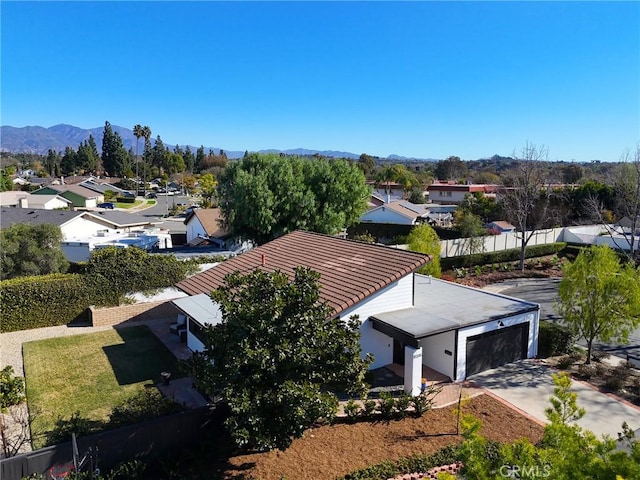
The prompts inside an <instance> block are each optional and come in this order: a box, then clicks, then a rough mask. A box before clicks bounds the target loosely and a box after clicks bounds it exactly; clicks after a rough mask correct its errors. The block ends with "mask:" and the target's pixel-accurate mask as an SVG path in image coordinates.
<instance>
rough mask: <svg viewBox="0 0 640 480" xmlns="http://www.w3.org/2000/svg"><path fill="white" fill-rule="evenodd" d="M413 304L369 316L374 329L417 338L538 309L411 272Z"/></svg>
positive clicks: (502, 296)
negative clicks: (408, 306)
mask: <svg viewBox="0 0 640 480" xmlns="http://www.w3.org/2000/svg"><path fill="white" fill-rule="evenodd" d="M413 278H414V280H413V285H414V306H413V307H411V308H405V309H402V310H395V311H392V312H386V313H380V314H376V315H372V316H371V317H370V319H371V320H372V321H373V325H374V328H375V329H376V330H380V331H383V332H385V333H387V334H389V335H392V336H393V334H392V331H396V332H398V333H399V334H400V335H401V336H405V337H406V336H408V337H409V338H413V339H416V340H418V339H421V338H425V337H429V336H431V335H435V334H438V333H442V332H447V331H450V330H457V329H459V328H462V327H468V326H471V325H478V324H481V323H485V322H488V321H491V320H498V319H500V318H506V317H511V316H513V315H518V314H521V313H525V312H531V311H536V310H539V308H540V306H539V305H538V304H537V303H531V302H525V301H524V300H519V299H517V298H512V297H507V296H506V295H500V294H497V293H493V292H487V291H483V290H479V289H476V288H472V287H467V286H465V285H460V284H457V283H452V282H446V281H444V280H438V279H435V278H431V277H428V276H425V275H419V274H414V277H413Z"/></svg>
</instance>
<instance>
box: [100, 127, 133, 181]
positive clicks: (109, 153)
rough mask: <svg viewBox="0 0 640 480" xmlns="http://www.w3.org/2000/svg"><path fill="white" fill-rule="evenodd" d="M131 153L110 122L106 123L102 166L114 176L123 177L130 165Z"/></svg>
mask: <svg viewBox="0 0 640 480" xmlns="http://www.w3.org/2000/svg"><path fill="white" fill-rule="evenodd" d="M129 163H130V162H129V154H128V153H127V151H126V150H125V148H124V145H123V144H122V138H121V137H120V135H119V134H118V133H117V132H114V131H113V129H112V128H111V124H110V123H109V122H105V123H104V136H103V137H102V166H103V168H104V169H105V171H106V173H107V174H108V175H110V176H112V177H121V176H123V175H124V173H125V171H126V170H127V168H130V167H129Z"/></svg>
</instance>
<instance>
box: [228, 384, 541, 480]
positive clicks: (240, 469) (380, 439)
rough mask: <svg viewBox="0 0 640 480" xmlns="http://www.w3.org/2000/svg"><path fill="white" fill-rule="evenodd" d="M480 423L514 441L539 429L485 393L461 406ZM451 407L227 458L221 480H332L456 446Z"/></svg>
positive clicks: (330, 429) (326, 431)
mask: <svg viewBox="0 0 640 480" xmlns="http://www.w3.org/2000/svg"><path fill="white" fill-rule="evenodd" d="M463 412H464V413H469V414H472V415H474V416H475V417H477V418H479V419H480V420H482V424H483V426H482V431H481V433H482V434H483V435H485V436H486V437H487V438H489V439H492V440H496V441H500V442H512V441H514V440H516V439H518V438H528V439H530V440H531V441H532V442H537V441H538V440H540V438H541V435H542V430H543V427H542V426H541V425H540V424H538V423H536V422H535V421H533V420H531V419H529V418H527V417H525V416H523V415H521V414H520V413H518V412H517V411H515V410H513V409H511V408H510V407H507V406H505V405H504V404H503V403H501V402H499V401H498V400H495V399H494V398H492V397H490V396H488V395H480V396H478V397H474V398H472V399H470V400H469V401H468V403H467V404H466V405H464V407H463ZM455 432H456V416H455V414H454V408H453V407H446V408H442V409H437V410H432V411H430V412H427V413H426V414H425V415H424V416H423V417H421V418H407V419H403V420H397V421H391V422H389V423H386V422H378V423H370V422H361V423H356V424H337V425H332V426H323V427H319V428H315V429H311V430H309V431H307V433H306V434H305V436H304V437H303V438H301V439H298V440H296V441H294V442H293V444H292V446H291V447H290V448H289V449H287V450H286V451H284V452H282V451H272V452H267V453H255V454H245V455H237V456H233V457H230V458H229V459H228V464H227V465H226V467H225V468H224V469H223V472H222V475H221V478H225V479H231V478H244V479H260V480H281V479H283V478H286V479H288V480H295V479H307V478H313V479H319V480H320V479H335V478H337V477H340V476H343V475H346V474H348V473H350V472H353V471H355V470H358V469H361V468H364V467H366V466H368V465H374V464H377V463H380V462H382V461H383V460H397V459H400V458H404V457H409V456H412V455H418V454H431V453H434V452H436V451H438V450H440V449H441V448H443V447H445V446H446V445H449V444H452V443H455V444H457V443H460V442H461V441H462V438H461V437H460V436H459V435H456V434H455Z"/></svg>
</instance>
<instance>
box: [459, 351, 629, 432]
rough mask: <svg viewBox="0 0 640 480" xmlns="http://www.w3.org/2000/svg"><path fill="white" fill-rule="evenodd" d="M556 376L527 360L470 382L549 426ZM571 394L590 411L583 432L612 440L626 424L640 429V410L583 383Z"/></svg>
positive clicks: (580, 421) (533, 361) (480, 376)
mask: <svg viewBox="0 0 640 480" xmlns="http://www.w3.org/2000/svg"><path fill="white" fill-rule="evenodd" d="M552 373H557V371H556V370H554V369H552V368H549V367H546V366H544V365H540V364H539V363H537V362H536V361H535V360H523V361H521V362H516V363H511V364H508V365H503V366H502V367H499V368H495V369H492V370H487V371H485V372H482V373H478V374H477V375H473V376H471V377H469V379H468V380H469V381H470V382H471V383H472V384H473V385H475V386H477V387H480V388H484V389H486V390H487V391H489V392H490V393H491V394H493V395H495V396H497V397H498V398H501V399H502V400H504V401H506V402H508V403H510V404H511V405H513V406H514V407H516V408H518V409H520V410H522V411H523V412H525V413H527V414H528V415H531V416H532V417H534V418H536V419H538V420H541V421H543V422H546V421H547V419H546V416H545V414H544V410H545V408H547V407H549V406H550V405H551V404H550V402H549V399H550V398H551V396H553V389H554V387H555V385H554V383H553V378H552V377H551V374H552ZM571 390H572V391H574V392H576V393H577V394H578V405H579V406H581V407H583V408H584V409H585V410H586V414H585V415H584V417H582V419H580V420H579V421H578V425H580V426H581V427H582V428H585V429H588V430H591V431H592V432H593V433H595V434H596V435H597V436H601V435H609V436H611V437H612V438H618V432H622V422H627V424H628V425H629V427H631V428H632V429H633V430H636V429H638V428H640V408H639V407H637V406H634V405H631V404H630V403H628V402H625V401H623V400H620V399H618V398H616V397H614V396H610V395H607V394H604V393H601V392H599V391H597V390H596V389H595V388H594V387H592V386H590V385H588V384H586V383H583V382H580V381H576V380H574V381H573V384H572V387H571Z"/></svg>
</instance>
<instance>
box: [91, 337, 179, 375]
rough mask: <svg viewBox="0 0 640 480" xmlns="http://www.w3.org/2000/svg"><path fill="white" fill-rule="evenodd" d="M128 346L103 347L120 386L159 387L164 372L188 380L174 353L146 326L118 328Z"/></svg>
mask: <svg viewBox="0 0 640 480" xmlns="http://www.w3.org/2000/svg"><path fill="white" fill-rule="evenodd" d="M116 331H117V332H118V335H120V338H122V340H123V342H124V343H120V344H116V345H105V346H104V347H102V350H103V351H104V353H105V355H106V356H107V359H108V360H109V363H110V364H111V368H112V369H113V373H114V375H115V377H116V380H117V381H118V384H120V385H131V384H134V383H142V382H149V381H151V382H153V383H159V382H160V381H161V379H162V376H161V373H162V372H169V373H171V376H172V378H180V377H182V376H184V375H183V374H182V372H181V371H180V369H179V365H178V361H177V359H176V357H175V356H174V355H173V353H171V351H170V350H169V349H168V348H167V347H166V346H165V345H164V344H163V343H162V342H161V341H160V340H159V339H158V338H157V337H156V336H155V335H154V334H153V333H152V332H151V330H149V328H148V327H147V326H146V325H139V326H135V327H124V328H117V329H116Z"/></svg>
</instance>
